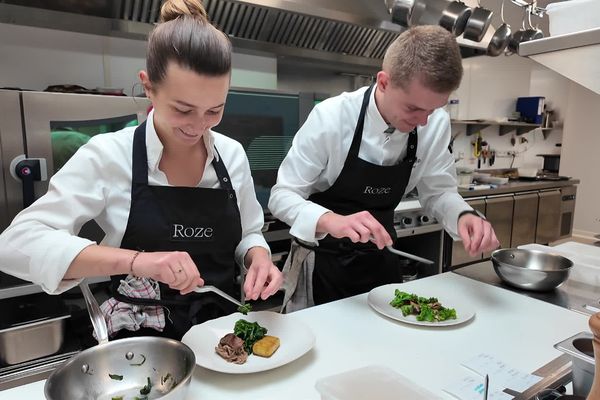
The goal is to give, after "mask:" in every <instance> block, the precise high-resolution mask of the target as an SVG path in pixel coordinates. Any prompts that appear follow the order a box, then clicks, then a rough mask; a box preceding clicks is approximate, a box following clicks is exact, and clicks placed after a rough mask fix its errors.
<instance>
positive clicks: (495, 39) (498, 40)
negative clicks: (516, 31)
mask: <svg viewBox="0 0 600 400" xmlns="http://www.w3.org/2000/svg"><path fill="white" fill-rule="evenodd" d="M500 19H501V20H502V25H500V26H499V27H498V29H496V32H494V35H493V36H492V38H491V39H490V43H488V47H487V55H488V56H492V57H497V56H499V55H500V54H502V53H503V52H504V49H506V46H508V41H509V40H510V35H511V33H512V32H511V29H510V25H508V24H507V23H506V22H505V21H504V0H502V6H501V7H500Z"/></svg>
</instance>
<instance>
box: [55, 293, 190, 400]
mask: <svg viewBox="0 0 600 400" xmlns="http://www.w3.org/2000/svg"><path fill="white" fill-rule="evenodd" d="M80 287H81V291H82V292H83V295H84V298H85V301H86V305H87V307H88V312H89V313H90V318H91V319H92V324H93V325H94V330H95V332H96V337H97V338H98V342H99V344H98V345H97V346H94V347H92V348H89V349H87V350H84V351H82V352H81V353H79V354H78V355H76V356H74V357H73V358H71V359H70V360H69V361H67V362H66V363H65V364H63V365H62V366H61V367H59V368H58V369H56V370H55V371H54V372H53V373H52V375H50V377H49V378H48V380H47V381H46V384H45V386H44V394H45V396H46V399H49V400H65V399H80V400H87V399H90V400H91V399H93V400H97V399H102V400H104V399H108V400H110V399H112V398H115V397H118V396H123V399H124V400H125V399H133V398H135V397H136V396H137V397H139V398H143V397H144V392H148V393H147V398H148V400H150V399H163V400H167V399H168V400H183V399H185V397H186V393H187V391H188V389H189V384H190V381H191V379H192V373H193V371H194V366H195V364H196V357H195V356H194V352H193V351H192V350H191V349H190V348H189V347H188V346H186V345H185V344H183V343H181V342H179V341H177V340H172V339H166V338H161V337H151V336H147V337H134V338H128V339H119V340H115V341H112V342H109V341H108V330H107V328H106V322H105V321H104V317H103V316H102V314H101V313H100V308H99V307H98V303H97V302H96V300H95V299H94V297H93V295H92V293H91V292H90V289H89V287H88V285H87V283H85V282H82V283H81V284H80Z"/></svg>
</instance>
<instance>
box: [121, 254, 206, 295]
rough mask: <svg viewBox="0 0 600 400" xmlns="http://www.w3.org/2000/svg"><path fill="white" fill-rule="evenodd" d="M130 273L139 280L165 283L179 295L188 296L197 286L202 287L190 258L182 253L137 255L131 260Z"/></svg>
mask: <svg viewBox="0 0 600 400" xmlns="http://www.w3.org/2000/svg"><path fill="white" fill-rule="evenodd" d="M131 271H132V273H133V275H135V276H138V277H140V278H151V279H154V280H156V281H158V282H162V283H165V284H167V285H169V287H170V288H171V289H176V290H179V292H180V293H181V294H188V293H190V292H192V291H193V290H194V289H195V288H196V287H197V286H203V285H204V279H202V278H201V277H200V272H198V268H197V267H196V264H195V263H194V261H193V260H192V257H190V255H189V254H188V253H186V252H184V251H168V252H167V251H157V252H148V253H146V252H142V253H139V254H138V256H137V257H136V258H135V260H133V264H132V265H131Z"/></svg>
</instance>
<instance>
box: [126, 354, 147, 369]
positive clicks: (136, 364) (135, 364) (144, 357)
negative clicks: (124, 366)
mask: <svg viewBox="0 0 600 400" xmlns="http://www.w3.org/2000/svg"><path fill="white" fill-rule="evenodd" d="M140 357H142V361H140V362H139V363H133V364H129V365H133V366H135V367H139V366H140V365H142V364H144V363H145V362H146V356H145V355H143V354H140Z"/></svg>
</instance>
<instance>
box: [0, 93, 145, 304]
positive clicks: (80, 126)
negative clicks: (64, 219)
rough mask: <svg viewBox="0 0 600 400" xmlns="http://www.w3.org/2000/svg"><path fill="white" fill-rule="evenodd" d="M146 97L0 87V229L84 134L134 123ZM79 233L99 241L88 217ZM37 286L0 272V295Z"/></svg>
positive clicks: (42, 189)
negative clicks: (0, 164) (0, 178)
mask: <svg viewBox="0 0 600 400" xmlns="http://www.w3.org/2000/svg"><path fill="white" fill-rule="evenodd" d="M149 106H150V102H149V100H148V99H146V98H134V97H126V96H104V95H89V94H67V93H51V92H28V91H18V90H0V159H1V160H2V180H1V181H0V183H2V184H3V185H4V188H3V189H4V190H3V191H2V194H0V196H1V197H0V199H1V200H2V204H1V207H0V230H4V229H5V228H6V227H7V226H8V224H9V223H10V221H11V220H12V219H13V218H14V217H15V215H17V213H19V212H20V211H21V210H23V208H25V207H27V206H28V205H29V204H31V203H32V202H33V201H34V200H35V199H37V198H39V197H41V196H42V195H44V194H45V193H46V191H47V190H48V179H50V178H51V177H52V176H53V175H54V173H55V172H56V171H58V170H59V169H60V168H61V167H62V165H63V164H64V163H65V162H66V160H67V159H68V158H70V157H71V156H72V155H73V154H74V153H75V151H76V150H77V149H78V148H79V147H80V146H82V145H83V144H84V143H86V142H87V140H89V139H90V137H92V136H94V135H97V134H102V133H106V132H112V131H116V130H119V129H122V128H123V127H125V126H128V125H137V124H138V123H140V122H142V121H143V120H145V119H146V116H147V111H148V108H149ZM79 234H80V236H85V237H88V238H90V239H92V240H96V241H98V242H99V241H100V240H101V239H102V238H103V236H104V233H103V232H102V230H101V229H100V228H99V227H98V226H97V224H95V223H94V222H93V221H92V222H90V223H88V224H86V225H84V227H83V228H82V230H81V232H80V233H79ZM39 291H40V289H39V288H38V287H37V286H35V285H31V284H29V283H28V282H25V281H22V280H19V279H17V278H14V277H11V276H8V275H6V274H4V273H0V298H6V297H12V296H20V295H27V294H31V293H36V292H39Z"/></svg>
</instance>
